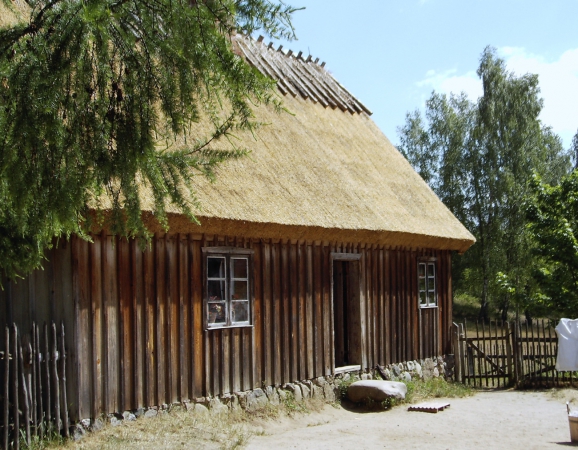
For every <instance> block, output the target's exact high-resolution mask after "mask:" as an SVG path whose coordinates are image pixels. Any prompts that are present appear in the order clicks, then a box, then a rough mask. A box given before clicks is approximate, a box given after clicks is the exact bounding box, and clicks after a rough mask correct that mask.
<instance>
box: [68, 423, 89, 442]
mask: <svg viewBox="0 0 578 450" xmlns="http://www.w3.org/2000/svg"><path fill="white" fill-rule="evenodd" d="M89 422H90V421H89ZM71 435H72V439H73V440H75V441H79V440H81V439H82V438H83V437H84V436H85V435H86V428H85V427H84V426H82V425H81V424H80V423H77V424H76V425H74V426H73V427H72V433H71Z"/></svg>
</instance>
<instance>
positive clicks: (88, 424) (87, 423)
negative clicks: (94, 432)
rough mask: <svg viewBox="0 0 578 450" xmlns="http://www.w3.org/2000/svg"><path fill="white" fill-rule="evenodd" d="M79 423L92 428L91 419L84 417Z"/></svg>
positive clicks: (86, 428)
mask: <svg viewBox="0 0 578 450" xmlns="http://www.w3.org/2000/svg"><path fill="white" fill-rule="evenodd" d="M78 424H79V425H80V426H82V427H84V429H85V430H89V429H90V419H82V420H81V421H80V422H78Z"/></svg>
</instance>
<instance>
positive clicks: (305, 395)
mask: <svg viewBox="0 0 578 450" xmlns="http://www.w3.org/2000/svg"><path fill="white" fill-rule="evenodd" d="M296 384H297V386H299V387H300V388H301V394H302V395H303V398H310V397H311V389H309V387H308V386H306V385H305V384H303V383H296Z"/></svg>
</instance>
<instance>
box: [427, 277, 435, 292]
mask: <svg viewBox="0 0 578 450" xmlns="http://www.w3.org/2000/svg"><path fill="white" fill-rule="evenodd" d="M435 288H436V280H435V278H434V277H430V278H428V279H427V289H428V291H434V290H435Z"/></svg>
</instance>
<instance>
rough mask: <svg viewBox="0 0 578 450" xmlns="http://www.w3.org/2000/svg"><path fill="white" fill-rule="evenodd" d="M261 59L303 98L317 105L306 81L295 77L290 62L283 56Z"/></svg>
mask: <svg viewBox="0 0 578 450" xmlns="http://www.w3.org/2000/svg"><path fill="white" fill-rule="evenodd" d="M263 58H264V59H266V60H267V61H268V62H269V63H270V64H272V65H275V66H276V68H277V70H278V71H279V72H280V73H281V74H283V76H284V77H285V79H286V81H288V82H289V83H291V84H292V85H293V86H295V87H296V88H297V90H299V91H301V92H302V93H303V97H304V98H310V99H311V100H312V101H313V102H315V103H317V101H318V98H317V96H316V95H315V92H313V91H312V89H311V88H310V86H309V85H308V84H307V83H306V80H303V79H300V78H299V77H295V75H294V73H293V70H292V69H293V67H292V65H291V63H292V61H291V60H290V59H289V61H286V60H285V59H286V58H285V57H284V55H279V54H272V55H263Z"/></svg>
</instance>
